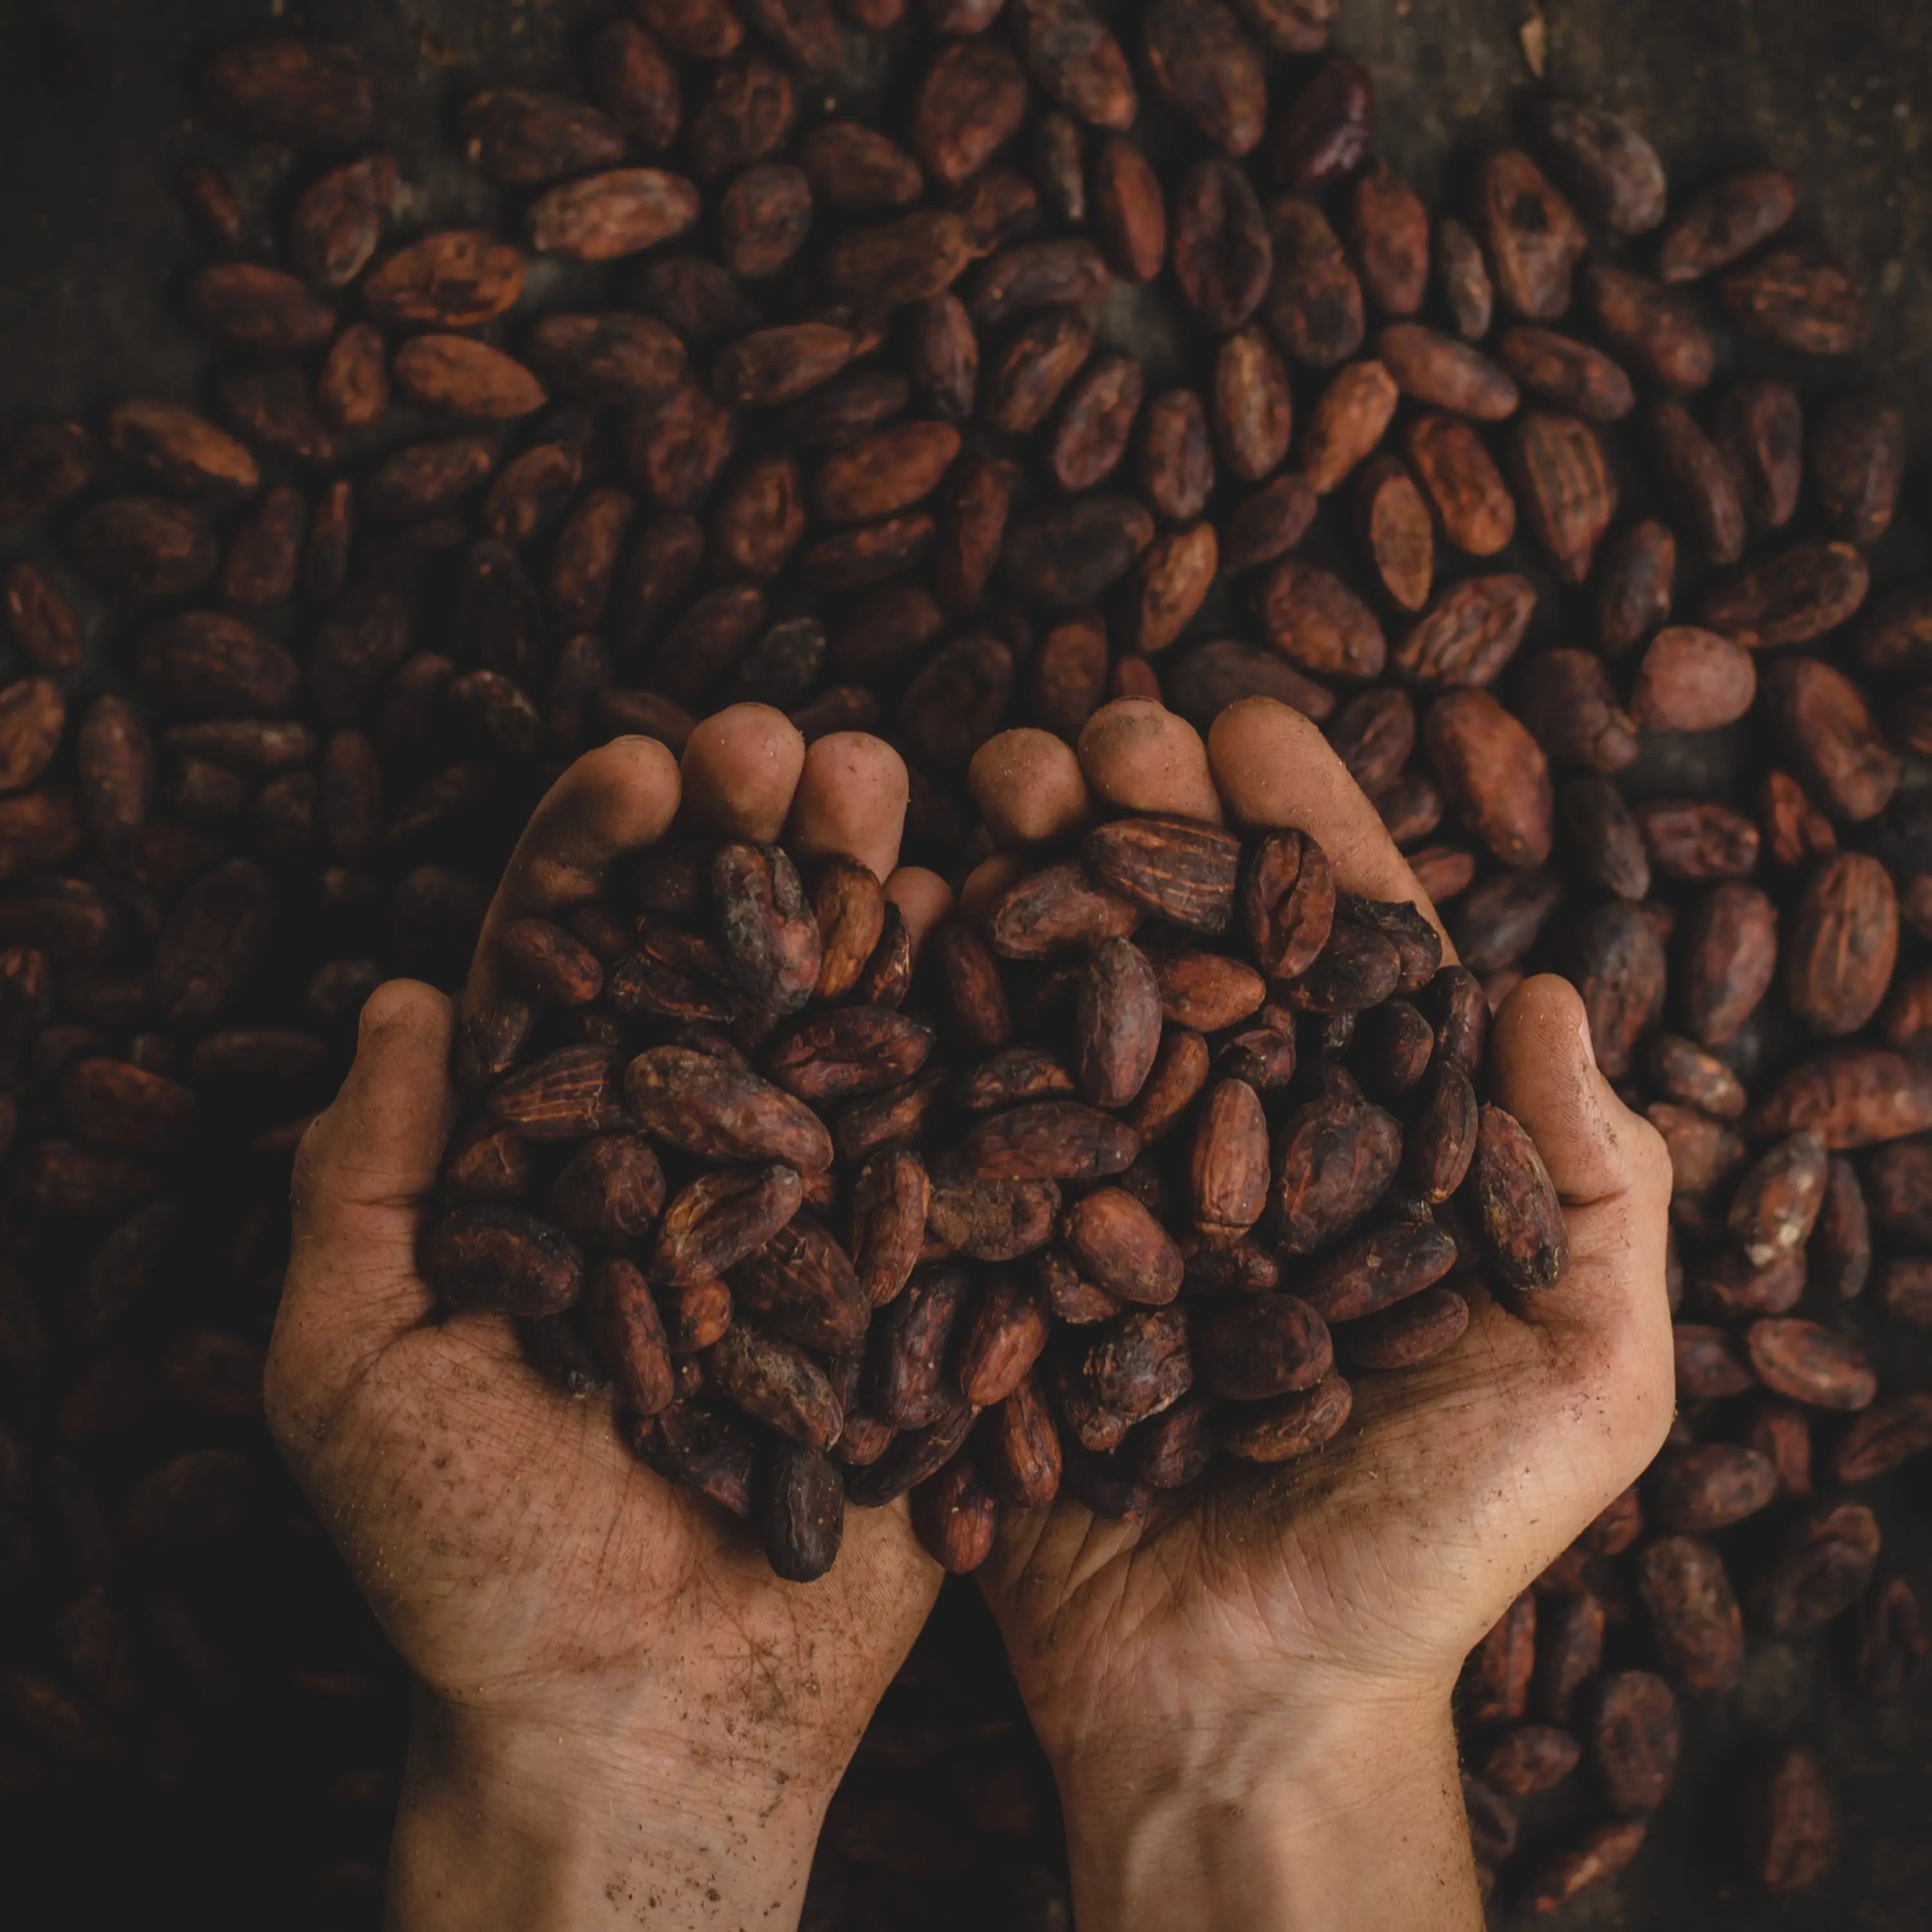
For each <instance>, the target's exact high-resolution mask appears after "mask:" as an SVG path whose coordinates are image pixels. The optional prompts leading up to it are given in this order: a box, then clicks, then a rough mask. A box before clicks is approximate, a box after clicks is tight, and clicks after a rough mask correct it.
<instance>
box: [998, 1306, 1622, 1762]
mask: <svg viewBox="0 0 1932 1932" xmlns="http://www.w3.org/2000/svg"><path fill="white" fill-rule="evenodd" d="M1543 1355H1544V1350H1543V1348H1542V1345H1541V1337H1539V1335H1538V1333H1537V1332H1536V1331H1534V1330H1532V1329H1529V1328H1525V1327H1524V1326H1523V1325H1522V1324H1520V1323H1519V1322H1515V1321H1514V1319H1512V1318H1511V1317H1510V1316H1508V1315H1506V1314H1505V1313H1503V1312H1502V1310H1499V1309H1498V1308H1496V1307H1494V1306H1493V1305H1491V1306H1489V1307H1484V1308H1481V1309H1480V1310H1478V1312H1477V1314H1476V1319H1475V1321H1474V1322H1472V1327H1471V1329H1470V1331H1469V1334H1467V1335H1466V1337H1464V1339H1463V1342H1462V1343H1461V1344H1460V1346H1458V1347H1457V1349H1455V1350H1454V1351H1453V1352H1451V1354H1449V1355H1447V1356H1445V1357H1444V1358H1440V1359H1439V1360H1438V1361H1436V1362H1433V1363H1431V1364H1428V1365H1427V1366H1426V1367H1423V1368H1421V1369H1418V1370H1412V1371H1411V1372H1409V1373H1408V1374H1407V1375H1406V1376H1403V1377H1402V1378H1400V1379H1399V1380H1388V1379H1384V1380H1382V1381H1379V1382H1365V1383H1364V1384H1362V1385H1359V1386H1358V1391H1357V1397H1356V1404H1355V1412H1354V1414H1353V1416H1352V1420H1351V1423H1350V1426H1349V1429H1348V1430H1347V1431H1346V1432H1345V1433H1344V1434H1343V1436H1341V1437H1340V1438H1339V1439H1337V1441H1336V1442H1334V1443H1332V1444H1331V1445H1329V1446H1328V1448H1326V1449H1325V1451H1322V1453H1321V1454H1319V1455H1316V1456H1315V1457H1310V1458H1307V1459H1306V1460H1303V1461H1301V1462H1298V1463H1290V1464H1288V1465H1286V1466H1283V1467H1282V1468H1280V1469H1250V1468H1244V1467H1233V1468H1227V1467H1224V1468H1223V1469H1220V1470H1218V1471H1217V1472H1215V1473H1214V1475H1213V1476H1212V1477H1211V1478H1210V1479H1209V1481H1208V1482H1206V1483H1205V1484H1203V1485H1202V1486H1201V1487H1200V1488H1199V1490H1196V1492H1194V1493H1192V1494H1191V1495H1190V1496H1189V1497H1188V1498H1187V1501H1186V1502H1184V1503H1181V1504H1172V1503H1170V1504H1166V1505H1165V1506H1162V1505H1157V1508H1156V1511H1155V1512H1154V1514H1153V1515H1152V1516H1151V1517H1150V1518H1149V1520H1148V1521H1147V1522H1146V1523H1142V1524H1134V1523H1112V1522H1109V1521H1106V1520H1103V1519H1100V1518H1097V1517H1094V1516H1093V1515H1092V1514H1091V1513H1090V1512H1089V1511H1086V1510H1085V1509H1082V1508H1080V1507H1079V1505H1071V1504H1063V1505H1061V1506H1060V1507H1059V1508H1058V1509H1057V1510H1056V1511H1055V1512H1054V1513H1053V1514H1052V1516H1051V1517H1041V1518H1038V1519H1036V1520H1034V1522H1033V1523H1031V1524H1030V1525H1028V1526H1027V1527H1026V1528H1025V1529H1024V1530H1023V1531H1022V1532H1021V1533H1019V1535H1016V1536H1015V1537H1014V1538H1013V1539H1012V1540H1011V1541H1009V1542H1008V1543H1007V1545H1006V1546H1005V1547H1004V1548H1003V1549H1002V1550H1001V1551H1000V1553H998V1556H997V1557H996V1559H995V1564H994V1565H993V1566H992V1569H991V1570H990V1571H989V1577H988V1583H989V1595H991V1598H992V1603H993V1605H994V1608H995V1614H996V1616H999V1617H1000V1619H1001V1623H1002V1625H1003V1628H1004V1634H1005V1635H1006V1637H1007V1641H1008V1643H1009V1644H1010V1646H1011V1647H1012V1649H1013V1655H1014V1658H1015V1667H1016V1671H1017V1672H1018V1673H1019V1677H1020V1680H1021V1683H1022V1689H1023V1690H1024V1691H1025V1692H1026V1694H1027V1696H1028V1704H1029V1707H1030V1708H1031V1709H1033V1711H1034V1713H1035V1716H1036V1721H1037V1723H1038V1724H1040V1728H1041V1730H1042V1731H1043V1735H1046V1736H1049V1738H1051V1737H1052V1736H1064V1737H1068V1738H1071V1737H1075V1736H1082V1735H1085V1734H1090V1733H1091V1730H1092V1729H1093V1727H1094V1721H1095V1718H1096V1716H1097V1714H1098V1713H1100V1712H1104V1711H1105V1710H1106V1709H1108V1708H1109V1706H1113V1707H1114V1708H1117V1709H1118V1708H1119V1707H1120V1700H1122V1699H1124V1698H1126V1697H1127V1696H1128V1695H1129V1694H1130V1687H1131V1697H1132V1700H1133V1703H1135V1704H1136V1705H1139V1706H1142V1707H1144V1708H1143V1715H1145V1717H1147V1718H1148V1719H1149V1720H1150V1721H1164V1722H1182V1721H1186V1719H1187V1717H1188V1716H1189V1715H1190V1714H1198V1713H1199V1712H1201V1711H1202V1709H1204V1708H1214V1707H1216V1706H1222V1707H1223V1708H1226V1707H1229V1706H1234V1705H1236V1704H1238V1703H1239V1701H1240V1700H1242V1699H1244V1698H1246V1697H1252V1696H1253V1694H1254V1692H1255V1689H1256V1684H1257V1681H1258V1677H1257V1674H1258V1673H1265V1671H1267V1670H1268V1669H1269V1668H1270V1667H1272V1666H1273V1665H1275V1664H1278V1663H1279V1662H1280V1661H1281V1660H1284V1659H1292V1660H1293V1661H1294V1662H1295V1666H1296V1668H1297V1671H1298V1678H1299V1680H1300V1685H1301V1689H1302V1690H1304V1691H1305V1692H1306V1694H1307V1695H1309V1696H1310V1697H1318V1696H1321V1695H1324V1694H1330V1693H1333V1692H1340V1693H1342V1694H1346V1695H1349V1696H1352V1697H1363V1698H1368V1697H1373V1696H1375V1695H1376V1694H1378V1693H1379V1691H1384V1690H1388V1691H1396V1692H1402V1691H1407V1690H1409V1689H1410V1688H1415V1687H1440V1688H1446V1684H1447V1681H1448V1679H1453V1677H1454V1674H1455V1672H1456V1670H1457V1667H1458V1666H1459V1665H1460V1662H1461V1660H1462V1658H1463V1657H1464V1656H1465V1655H1466V1654H1467V1652H1469V1649H1471V1648H1472V1646H1474V1644H1475V1643H1476V1641H1477V1640H1478V1639H1479V1638H1480V1637H1481V1636H1482V1634H1483V1633H1484V1631H1485V1630H1486V1629H1487V1628H1488V1627H1489V1625H1490V1623H1491V1622H1493V1621H1494V1619H1495V1617H1496V1603H1497V1600H1498V1596H1499V1592H1500V1593H1501V1595H1502V1598H1503V1599H1504V1600H1505V1601H1506V1600H1507V1598H1508V1597H1509V1596H1511V1595H1514V1594H1515V1592H1517V1590H1519V1589H1521V1588H1522V1587H1523V1585H1524V1584H1526V1583H1527V1582H1528V1581H1529V1578H1530V1577H1532V1575H1534V1574H1535V1572H1536V1571H1538V1570H1539V1569H1540V1568H1541V1567H1542V1566H1543V1565H1544V1562H1547V1560H1548V1556H1549V1551H1548V1550H1547V1547H1546V1544H1547V1537H1548V1528H1547V1526H1548V1525H1549V1524H1550V1523H1551V1522H1552V1521H1553V1520H1557V1521H1560V1520H1565V1518H1566V1517H1573V1516H1574V1514H1576V1512H1577V1509H1578V1507H1579V1504H1578V1501H1577V1498H1578V1495H1579V1492H1580V1487H1581V1488H1583V1493H1584V1494H1585V1496H1586V1497H1587V1496H1600V1497H1601V1502H1608V1501H1609V1500H1610V1497H1611V1496H1613V1495H1615V1494H1616V1492H1617V1490H1619V1489H1620V1488H1621V1487H1622V1486H1623V1483H1624V1481H1625V1480H1626V1475H1625V1451H1624V1449H1623V1447H1622V1443H1621V1442H1620V1440H1619V1436H1620V1433H1621V1432H1620V1431H1611V1430H1606V1431H1605V1432H1604V1434H1603V1436H1602V1437H1601V1448H1600V1449H1599V1450H1598V1452H1597V1453H1596V1454H1594V1455H1592V1454H1589V1452H1588V1451H1586V1452H1585V1453H1584V1454H1583V1456H1582V1457H1577V1458H1571V1459H1568V1460H1564V1461H1563V1462H1562V1463H1559V1464H1557V1465H1556V1466H1552V1465H1550V1463H1547V1462H1545V1461H1544V1460H1543V1459H1542V1458H1541V1457H1540V1455H1539V1454H1538V1439H1537V1436H1538V1430H1537V1428H1536V1427H1535V1423H1534V1422H1533V1421H1532V1420H1531V1418H1532V1416H1534V1415H1540V1414H1541V1413H1542V1412H1544V1411H1545V1410H1547V1406H1548V1405H1547V1400H1546V1399H1545V1397H1544V1393H1543V1391H1544V1377H1545V1374H1546V1368H1545V1364H1544V1362H1543V1361H1542V1360H1541V1358H1542V1356H1543ZM1532 1405H1535V1407H1534V1408H1533V1409H1532ZM1513 1412H1514V1413H1517V1414H1520V1415H1524V1417H1525V1418H1526V1421H1525V1426H1524V1427H1522V1428H1520V1429H1505V1430H1499V1427H1498V1426H1497V1418H1498V1417H1499V1415H1510V1414H1511V1413H1513ZM1586 1507H1587V1505H1586ZM1049 1606H1051V1608H1050V1609H1049ZM1072 1658H1079V1659H1081V1660H1082V1667H1080V1668H1078V1669H1076V1670H1069V1668H1068V1661H1069V1660H1070V1659H1072ZM1150 1693H1151V1694H1152V1697H1153V1699H1154V1709H1151V1710H1150V1709H1145V1706H1146V1705H1147V1703H1148V1698H1149V1696H1150Z"/></svg>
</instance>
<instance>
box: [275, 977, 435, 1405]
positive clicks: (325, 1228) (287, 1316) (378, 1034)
mask: <svg viewBox="0 0 1932 1932" xmlns="http://www.w3.org/2000/svg"><path fill="white" fill-rule="evenodd" d="M453 1026H454V1018H453V1013H452V1007H451V1005H450V1002H449V1000H448V999H447V998H445V997H444V995H442V994H441V993H440V992H437V990H436V989H434V987H431V986H423V985H421V984H419V983H418V982H416V981H415V980H391V981H389V983H388V984H387V985H386V986H379V987H377V989H376V990H375V992H373V993H371V995H370V996H369V998H368V1001H366V1002H365V1004H364V1006H363V1008H362V1019H361V1022H360V1025H359V1033H358V1038H357V1042H356V1064H355V1065H354V1066H353V1067H351V1068H350V1070H349V1077H348V1079H346V1080H345V1081H344V1082H343V1084H342V1091H341V1093H339V1094H338V1095H337V1096H336V1097H335V1103H334V1104H333V1105H332V1106H330V1107H329V1110H328V1111H327V1112H326V1113H324V1114H323V1115H321V1116H320V1118H318V1119H317V1121H315V1123H314V1125H313V1126H311V1127H310V1129H309V1130H308V1133H306V1134H305V1135H304V1136H303V1137H302V1146H301V1148H300V1149H299V1151H298V1152H297V1154H296V1167H295V1181H294V1186H293V1196H292V1199H291V1203H290V1205H291V1211H292V1216H293V1239H292V1241H291V1244H290V1259H289V1271H288V1277H287V1280H286V1282H285V1283H284V1286H283V1291H282V1305H281V1310H280V1311H279V1313H278V1315H277V1317H276V1321H275V1342H274V1346H273V1347H272V1350H271V1353H270V1361H269V1376H270V1380H271V1382H272V1385H276V1386H277V1387H278V1388H279V1390H280V1391H281V1393H282V1394H283V1395H284V1397H293V1399H294V1402H295V1405H296V1406H299V1407H301V1408H303V1409H316V1408H317V1407H322V1406H333V1403H332V1397H334V1396H335V1394H338V1393H339V1392H340V1391H341V1389H342V1388H345V1387H346V1386H347V1385H348V1384H349V1383H350V1382H352V1381H353V1379H355V1376H356V1375H357V1373H359V1371H360V1370H361V1368H362V1367H363V1366H364V1365H365V1364H366V1363H367V1362H368V1361H369V1360H370V1359H371V1358H373V1357H374V1355H377V1353H379V1352H380V1351H381V1349H383V1348H384V1347H385V1346H387V1344H388V1343H390V1342H391V1341H392V1340H394V1339H395V1337H397V1336H398V1335H399V1334H401V1333H403V1332H404V1331H405V1330H407V1329H408V1328H411V1327H413V1325H415V1324H416V1323H417V1322H419V1321H421V1320H422V1317H423V1316H424V1315H425V1314H426V1313H428V1309H429V1307H430V1295H429V1292H428V1289H426V1288H425V1286H424V1285H423V1283H422V1280H421V1279H420V1278H419V1277H418V1275H417V1273H416V1231H417V1226H418V1223H419V1220H420V1218H421V1210H422V1204H423V1202H425V1200H426V1199H428V1196H429V1193H430V1191H431V1189H432V1188H433V1187H434V1185H435V1183H436V1177H437V1169H438V1167H439V1166H440V1163H441V1162H442V1160H443V1148H444V1146H445V1145H446V1143H447V1142H448V1140H449V1130H450V1122H451V1113H452V1094H451V1091H450V1086H449V1048H450V1039H451V1034H452V1029H453ZM286 1406H287V1405H286V1404H285V1408H286ZM274 1407H275V1403H274V1402H273V1401H272V1403H271V1408H272V1409H273V1408H274Z"/></svg>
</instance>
